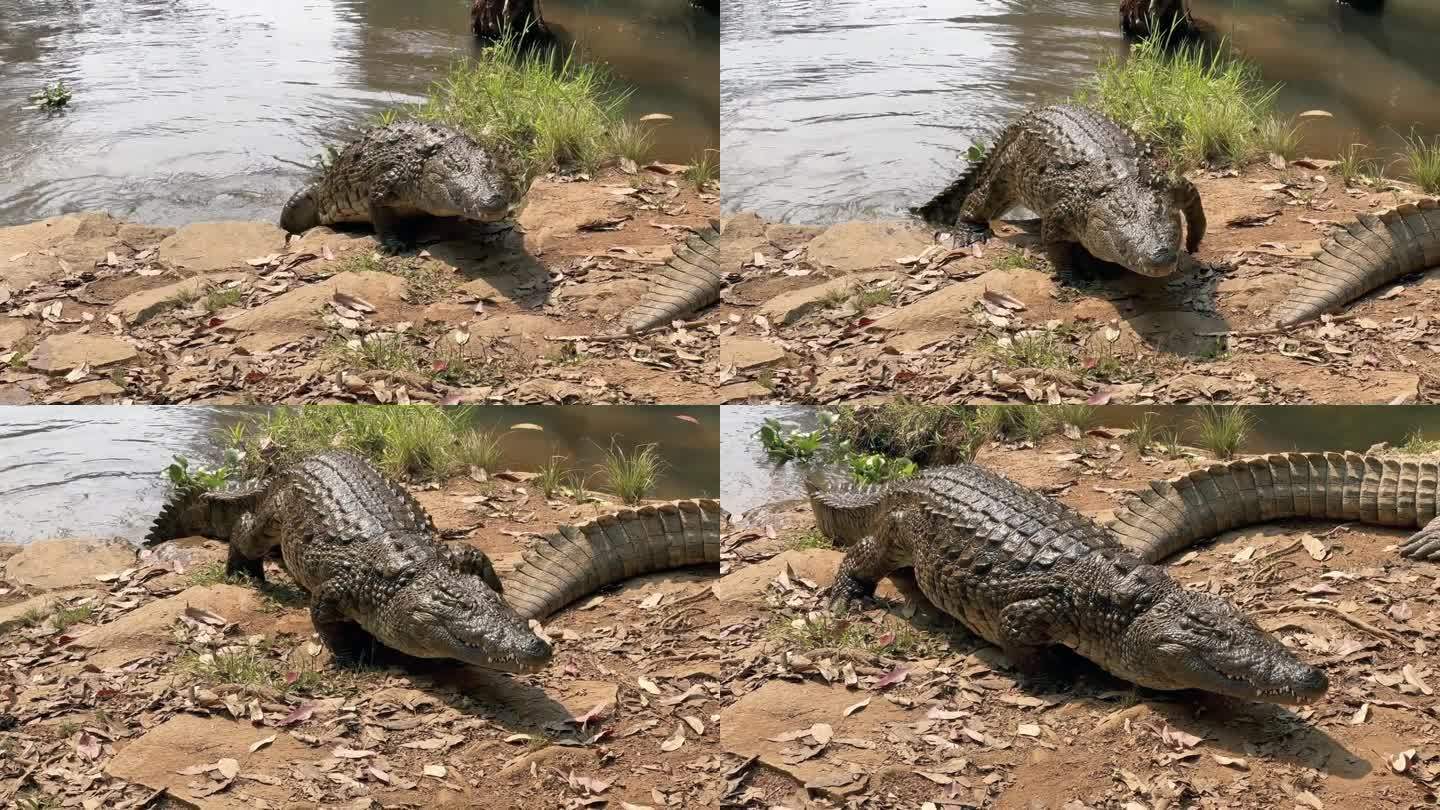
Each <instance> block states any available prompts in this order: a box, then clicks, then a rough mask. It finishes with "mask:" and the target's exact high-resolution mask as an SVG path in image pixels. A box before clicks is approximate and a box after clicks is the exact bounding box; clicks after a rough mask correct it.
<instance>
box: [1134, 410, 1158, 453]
mask: <svg viewBox="0 0 1440 810" xmlns="http://www.w3.org/2000/svg"><path fill="white" fill-rule="evenodd" d="M1155 436H1156V429H1155V413H1154V412H1153V411H1146V412H1145V413H1143V414H1141V415H1140V418H1139V419H1137V420H1135V424H1133V425H1131V426H1130V435H1129V436H1128V437H1127V438H1128V439H1129V440H1130V444H1132V445H1134V446H1135V449H1136V450H1137V451H1139V452H1140V453H1142V454H1143V453H1144V452H1145V451H1146V450H1148V449H1150V446H1151V445H1153V444H1155Z"/></svg>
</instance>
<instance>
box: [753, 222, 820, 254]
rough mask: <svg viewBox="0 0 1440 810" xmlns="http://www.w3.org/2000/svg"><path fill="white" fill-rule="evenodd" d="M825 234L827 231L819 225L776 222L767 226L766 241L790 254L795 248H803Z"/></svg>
mask: <svg viewBox="0 0 1440 810" xmlns="http://www.w3.org/2000/svg"><path fill="white" fill-rule="evenodd" d="M824 232H825V229H824V228H822V227H820V226H818V225H791V224H789V223H788V222H776V223H772V224H770V225H767V226H765V241H767V242H769V243H770V244H772V245H774V246H775V247H776V248H777V249H779V250H783V251H785V252H787V253H788V252H790V251H792V250H794V249H795V248H798V247H803V246H804V245H805V244H806V243H808V242H809V241H810V240H812V239H814V238H815V237H817V236H819V235H820V234H822V233H824Z"/></svg>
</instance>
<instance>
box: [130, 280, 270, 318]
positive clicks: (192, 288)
mask: <svg viewBox="0 0 1440 810" xmlns="http://www.w3.org/2000/svg"><path fill="white" fill-rule="evenodd" d="M249 277H250V274H249V273H240V272H232V273H212V274H210V275H205V276H194V277H192V278H187V279H185V280H184V281H177V282H176V283H174V284H167V285H165V286H164V287H156V288H154V289H152V290H141V291H140V292H137V293H133V294H131V295H127V296H125V297H124V298H122V299H120V300H119V301H118V302H117V303H116V304H115V306H114V308H113V309H112V310H111V311H112V312H114V313H115V314H116V315H119V316H120V317H122V318H124V319H125V320H126V321H128V322H129V323H134V324H138V323H144V322H145V321H148V320H150V319H151V318H153V317H155V316H156V315H159V314H160V313H162V312H164V311H165V310H167V309H169V308H170V307H171V306H173V305H174V301H175V299H176V298H178V297H180V296H197V295H200V294H202V293H204V292H205V291H207V290H209V289H211V288H212V287H221V286H224V285H225V284H228V283H229V282H232V281H243V280H245V279H247V278H249Z"/></svg>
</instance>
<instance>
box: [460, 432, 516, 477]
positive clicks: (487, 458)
mask: <svg viewBox="0 0 1440 810" xmlns="http://www.w3.org/2000/svg"><path fill="white" fill-rule="evenodd" d="M500 442H501V435H500V434H499V433H493V432H491V431H488V430H469V431H466V432H464V433H462V434H460V440H459V441H458V442H456V444H455V463H456V464H458V465H460V466H461V467H462V468H465V469H468V468H470V467H479V468H480V469H482V470H484V471H485V472H495V471H497V470H499V469H500V461H501V459H502V458H503V457H504V455H505V454H504V451H503V450H502V448H501V446H500Z"/></svg>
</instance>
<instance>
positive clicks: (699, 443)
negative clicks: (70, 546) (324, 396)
mask: <svg viewBox="0 0 1440 810" xmlns="http://www.w3.org/2000/svg"><path fill="white" fill-rule="evenodd" d="M316 407H327V406H316ZM379 407H386V406H379ZM264 413H265V409H262V408H210V407H204V406H199V405H184V406H171V407H164V406H148V407H129V408H127V407H118V406H116V407H102V406H64V407H61V406H54V407H39V406H34V407H0V542H20V543H24V542H28V541H31V540H41V539H47V538H61V537H123V538H125V539H128V540H132V541H136V542H138V541H139V540H140V539H141V538H143V537H144V535H145V532H146V531H147V530H148V528H149V526H150V523H151V521H153V520H154V518H155V515H156V513H158V512H159V510H160V508H161V506H163V505H164V500H165V496H166V488H165V484H164V481H163V479H162V478H161V473H162V471H163V470H164V469H165V467H166V466H168V465H169V464H170V463H171V461H172V457H173V456H176V455H182V456H185V457H186V458H188V459H191V460H192V463H203V464H206V465H207V466H213V465H214V464H216V463H217V462H219V461H220V460H221V458H222V456H223V453H224V447H225V443H224V439H223V434H224V432H225V430H226V429H227V428H229V427H230V426H232V425H234V424H236V423H238V422H242V421H246V420H250V419H253V418H255V417H258V416H262V415H263V414H264ZM682 417H683V418H682ZM470 420H471V422H472V424H473V425H474V426H475V427H476V428H479V429H483V430H490V431H495V432H503V433H504V436H503V438H502V443H501V448H502V451H503V459H504V462H503V463H504V465H505V466H506V468H507V469H517V470H533V469H535V468H536V467H538V466H540V465H541V464H544V463H545V462H546V461H547V460H548V459H549V458H550V457H551V456H556V455H558V456H563V457H565V458H566V460H567V461H566V466H567V467H570V468H572V469H577V470H580V471H581V472H583V473H586V474H589V475H590V479H589V483H588V487H589V488H591V489H596V490H603V489H605V481H604V477H603V476H602V475H599V474H597V473H596V472H595V466H596V465H597V464H599V463H600V462H601V460H602V459H603V456H604V453H605V450H607V449H608V448H609V447H610V446H611V442H612V439H613V441H614V443H615V444H616V445H617V446H619V447H621V448H624V449H626V450H627V452H629V451H633V449H634V448H636V447H638V446H640V445H644V444H650V443H654V444H655V445H656V448H657V451H658V452H659V453H660V456H661V458H662V459H663V461H664V464H665V468H664V471H663V473H662V475H661V477H660V480H659V483H658V485H657V488H656V491H655V492H654V493H653V496H654V497H656V498H665V499H671V498H695V497H716V496H718V495H719V493H720V473H719V470H720V449H719V446H718V441H717V439H716V436H717V433H718V431H719V429H720V409H719V408H715V407H708V408H707V407H666V406H651V405H645V406H563V407H514V408H509V407H493V408H475V409H472V410H471V411H470ZM517 425H531V426H534V427H535V428H539V429H538V430H536V429H533V428H517V427H516V426H517Z"/></svg>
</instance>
